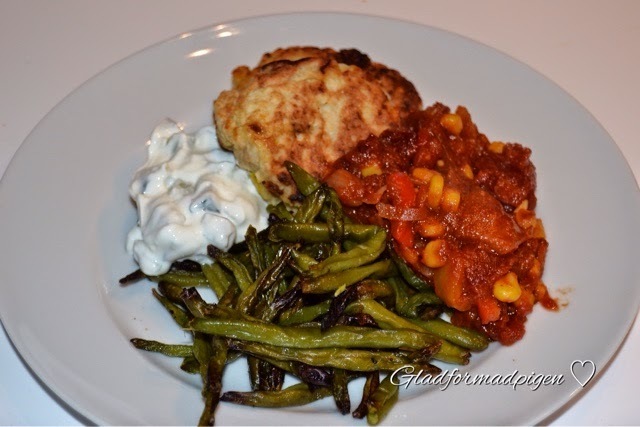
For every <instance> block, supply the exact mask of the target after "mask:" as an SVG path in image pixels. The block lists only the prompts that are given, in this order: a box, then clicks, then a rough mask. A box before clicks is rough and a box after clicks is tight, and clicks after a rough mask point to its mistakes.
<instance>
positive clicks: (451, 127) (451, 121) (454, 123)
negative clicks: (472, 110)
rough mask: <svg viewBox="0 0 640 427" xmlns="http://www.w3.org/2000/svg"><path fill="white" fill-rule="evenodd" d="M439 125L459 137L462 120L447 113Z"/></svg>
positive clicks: (455, 115)
mask: <svg viewBox="0 0 640 427" xmlns="http://www.w3.org/2000/svg"><path fill="white" fill-rule="evenodd" d="M440 124H441V125H442V127H443V128H445V129H446V130H448V131H449V133H451V134H453V135H460V132H462V118H461V117H460V116H459V115H457V114H454V113H448V114H445V115H443V116H442V118H441V119H440Z"/></svg>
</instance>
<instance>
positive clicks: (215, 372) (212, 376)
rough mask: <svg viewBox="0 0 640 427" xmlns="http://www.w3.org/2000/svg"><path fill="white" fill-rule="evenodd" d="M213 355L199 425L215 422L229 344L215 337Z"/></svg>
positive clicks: (212, 344)
mask: <svg viewBox="0 0 640 427" xmlns="http://www.w3.org/2000/svg"><path fill="white" fill-rule="evenodd" d="M210 350H211V357H210V359H209V361H208V363H207V367H208V369H207V372H206V381H205V382H204V386H203V397H204V402H205V404H204V409H203V411H202V414H201V415H200V420H199V422H198V425H201V426H203V425H206V426H212V425H214V424H215V410H216V407H217V406H218V402H219V401H220V394H221V392H222V371H223V370H224V367H225V364H226V362H227V344H226V343H225V342H224V340H221V339H218V338H215V337H214V338H213V339H212V340H211V342H210Z"/></svg>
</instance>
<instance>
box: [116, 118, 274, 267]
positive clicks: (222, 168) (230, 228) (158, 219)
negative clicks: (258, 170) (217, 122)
mask: <svg viewBox="0 0 640 427" xmlns="http://www.w3.org/2000/svg"><path fill="white" fill-rule="evenodd" d="M148 144H149V145H148V158H147V162H146V163H145V164H144V165H143V166H142V167H141V168H140V169H139V170H138V171H137V172H136V174H135V176H134V178H133V181H132V182H131V186H130V188H129V194H130V195H131V198H132V199H133V200H134V201H135V203H136V205H137V207H138V224H137V225H136V226H135V227H134V228H133V229H132V230H131V231H130V232H129V235H128V237H127V251H128V252H129V253H131V254H132V255H133V258H134V259H135V260H136V261H137V263H138V264H139V265H140V269H141V270H142V271H143V272H144V273H145V274H147V275H154V276H155V275H159V274H162V273H166V272H167V271H168V270H169V268H170V266H171V264H172V263H173V262H174V261H177V260H181V259H187V258H188V259H193V260H195V261H200V262H202V261H206V260H208V258H207V257H206V253H207V245H209V244H213V245H214V246H216V247H218V248H220V249H223V250H228V249H229V248H230V247H231V246H232V245H233V244H234V243H236V242H239V241H242V240H243V239H244V235H245V233H246V231H247V228H248V227H249V225H253V226H254V227H255V228H256V229H257V230H258V231H259V230H262V229H264V228H266V226H267V212H266V202H265V201H264V200H263V199H262V198H261V197H260V196H259V195H258V192H257V191H256V189H255V187H254V186H253V184H252V182H251V179H250V178H249V175H248V173H247V172H246V171H245V170H243V169H240V168H239V167H238V166H237V165H236V162H235V158H234V156H233V154H232V153H230V152H228V151H224V150H223V149H222V148H220V145H219V144H218V140H217V138H216V133H215V129H214V128H213V127H212V126H206V127H204V128H202V129H200V130H198V131H197V132H195V133H194V134H187V133H185V132H183V131H182V130H181V129H180V127H179V126H178V125H177V124H176V123H175V122H173V121H170V120H165V121H163V122H162V123H160V124H159V125H158V126H157V127H156V128H155V130H154V131H153V133H152V135H151V139H150V141H149V143H148ZM208 261H210V260H208Z"/></svg>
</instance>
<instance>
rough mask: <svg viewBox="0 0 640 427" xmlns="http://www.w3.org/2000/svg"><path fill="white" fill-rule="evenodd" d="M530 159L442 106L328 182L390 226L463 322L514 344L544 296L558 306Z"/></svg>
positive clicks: (357, 214)
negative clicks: (549, 280)
mask: <svg viewBox="0 0 640 427" xmlns="http://www.w3.org/2000/svg"><path fill="white" fill-rule="evenodd" d="M530 155H531V150H529V149H528V148H526V147H524V146H522V145H520V144H517V143H502V142H491V141H489V139H488V138H487V137H486V136H485V135H484V134H482V133H480V132H479V131H478V129H477V127H476V125H475V124H474V123H473V121H472V120H471V116H470V114H469V112H468V111H467V110H466V108H464V107H458V108H457V109H456V111H455V112H451V110H450V109H449V108H448V107H447V106H445V105H443V104H440V103H436V104H434V105H432V106H431V107H429V108H427V109H426V110H424V111H420V112H417V113H414V114H413V115H412V116H411V117H410V119H409V121H408V124H407V126H406V127H405V128H403V129H401V130H388V131H385V132H384V133H382V134H381V135H380V136H379V137H375V136H370V137H369V138H368V139H366V140H364V141H362V142H360V144H358V146H356V147H355V148H354V149H353V150H352V151H351V152H349V153H347V154H345V155H344V156H343V157H341V158H340V159H339V160H338V161H336V162H335V163H334V165H333V167H332V170H331V172H330V173H329V174H328V175H327V176H326V177H325V179H324V180H325V182H327V183H328V184H329V185H330V186H332V187H333V188H334V189H335V190H336V191H337V193H338V195H339V196H340V199H341V201H342V203H343V204H344V206H345V210H346V213H347V215H349V216H350V217H351V218H352V219H354V220H356V221H358V222H362V223H370V224H378V225H381V226H384V227H386V228H387V230H388V231H389V235H390V236H391V237H390V238H391V240H392V244H393V247H394V249H395V250H396V252H398V254H400V256H402V257H403V259H404V260H405V261H406V262H407V263H408V264H409V265H410V266H411V267H412V269H413V270H414V271H415V272H416V273H418V274H419V275H421V276H422V277H423V278H424V279H425V280H427V281H428V282H429V283H432V284H433V286H434V289H435V292H436V293H437V294H438V296H439V297H440V298H441V299H442V300H443V301H444V302H445V303H446V304H447V305H448V306H449V307H451V308H452V309H453V315H452V319H451V321H452V322H453V323H454V324H457V325H461V326H467V327H472V328H474V329H477V330H480V331H482V332H484V333H486V334H487V335H488V336H489V337H490V338H492V339H493V340H496V341H500V342H501V343H503V344H512V343H514V342H516V341H518V340H519V339H521V338H522V336H523V335H524V332H525V327H524V324H525V321H526V317H527V315H528V313H530V312H531V310H532V308H533V306H534V304H535V303H536V302H540V303H541V304H542V305H543V306H544V307H546V308H549V309H556V308H557V304H556V303H555V301H554V300H553V299H552V298H551V297H550V296H549V294H548V292H547V288H546V286H545V285H544V283H543V282H542V279H541V277H542V273H543V270H544V261H545V256H546V252H547V247H548V243H547V240H546V236H545V232H544V227H543V225H542V222H541V221H540V220H539V219H538V218H537V217H536V215H535V206H536V196H535V189H536V171H535V167H534V165H533V164H532V163H531V160H530Z"/></svg>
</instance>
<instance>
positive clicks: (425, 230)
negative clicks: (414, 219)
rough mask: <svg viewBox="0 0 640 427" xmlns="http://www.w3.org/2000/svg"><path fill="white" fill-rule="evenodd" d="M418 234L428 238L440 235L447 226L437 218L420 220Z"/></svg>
mask: <svg viewBox="0 0 640 427" xmlns="http://www.w3.org/2000/svg"><path fill="white" fill-rule="evenodd" d="M417 230H418V234H420V235H421V236H422V237H425V238H427V239H432V238H434V237H440V236H442V235H443V234H444V232H445V228H444V224H442V223H441V222H439V221H437V220H433V221H429V220H425V221H420V222H419V223H418V227H417Z"/></svg>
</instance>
